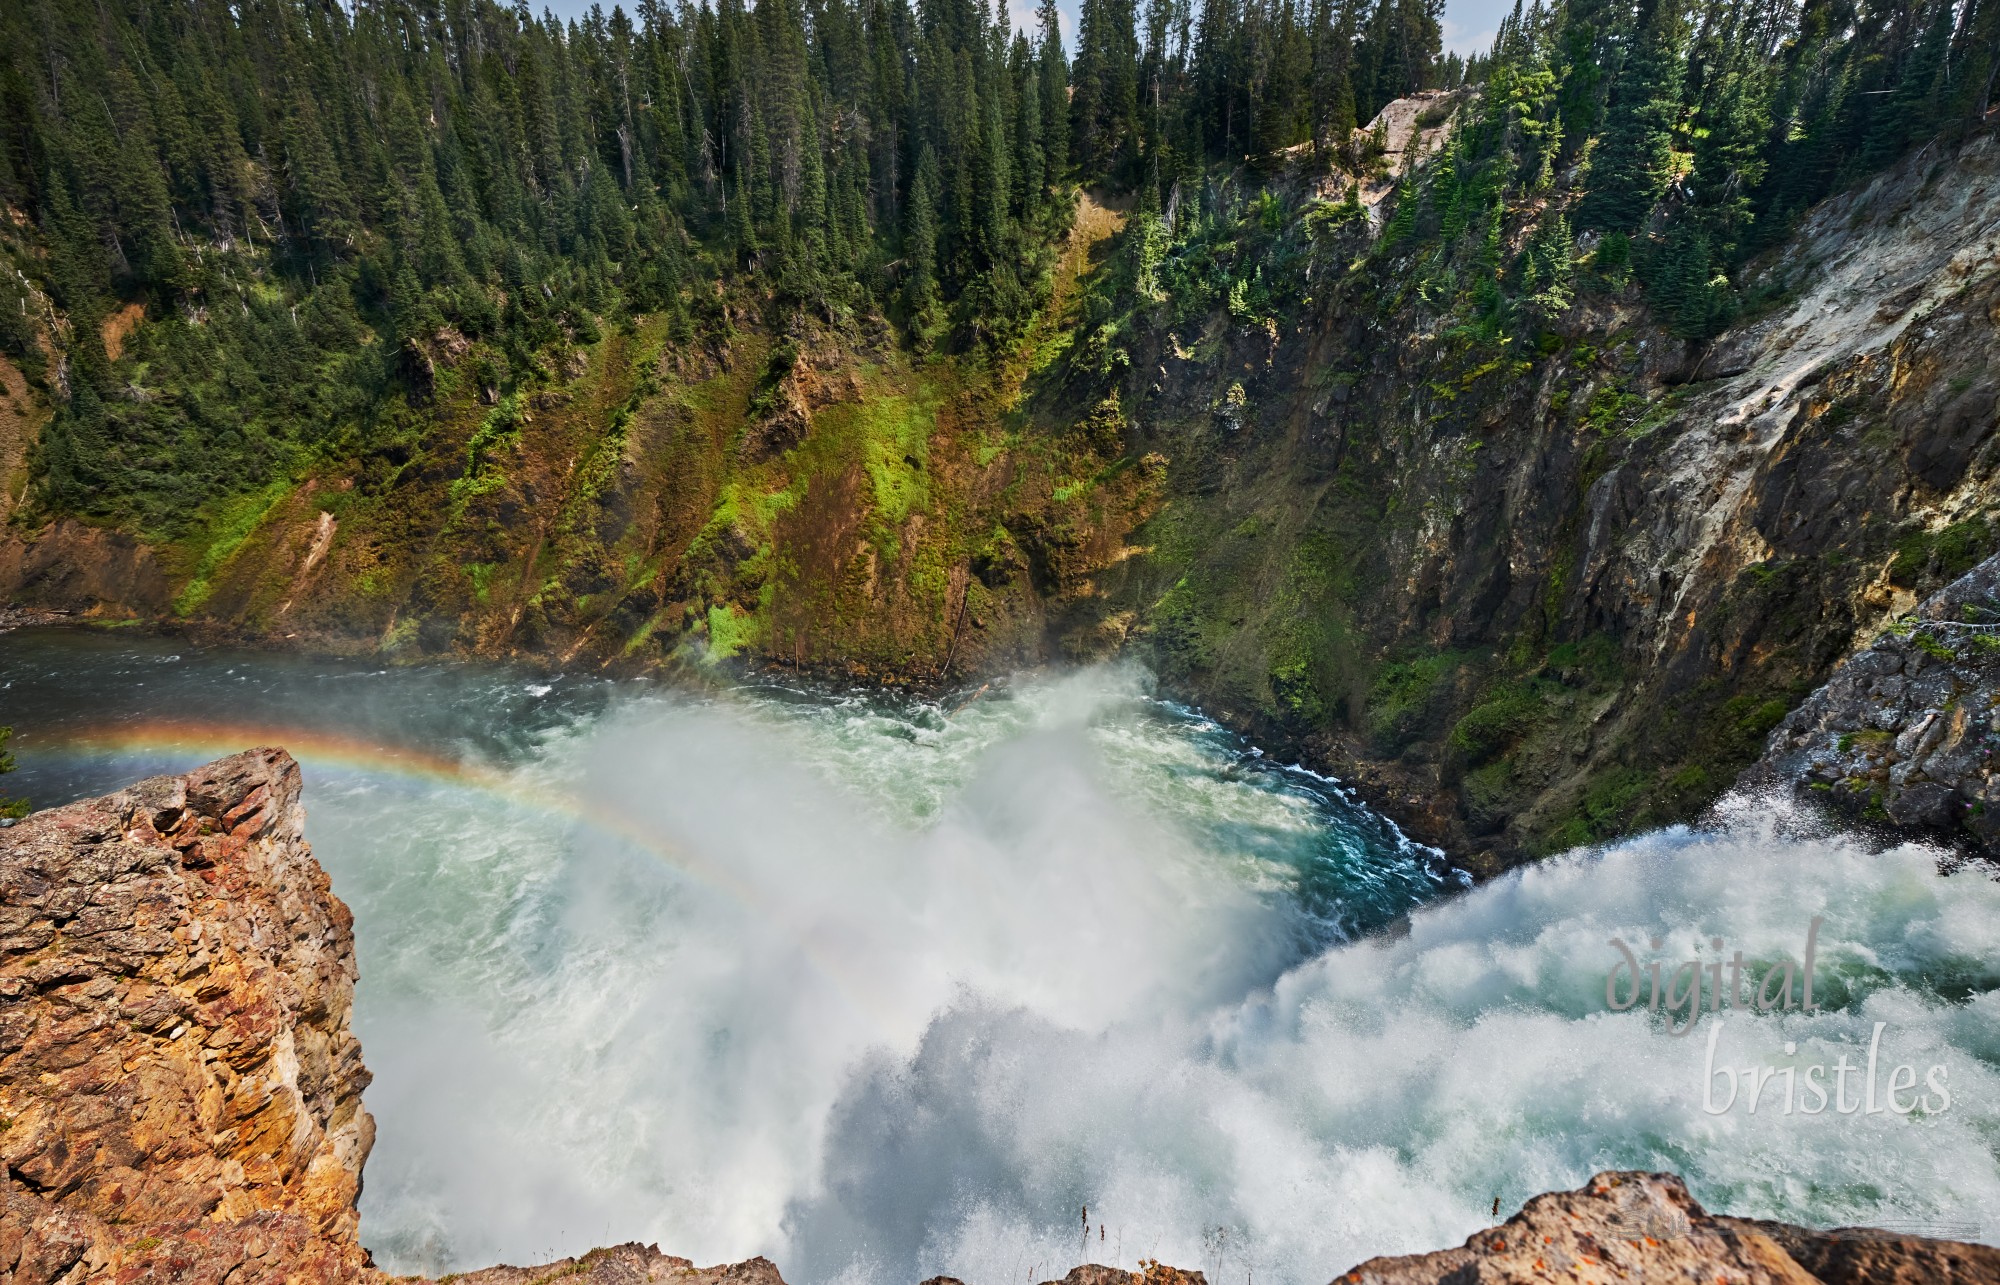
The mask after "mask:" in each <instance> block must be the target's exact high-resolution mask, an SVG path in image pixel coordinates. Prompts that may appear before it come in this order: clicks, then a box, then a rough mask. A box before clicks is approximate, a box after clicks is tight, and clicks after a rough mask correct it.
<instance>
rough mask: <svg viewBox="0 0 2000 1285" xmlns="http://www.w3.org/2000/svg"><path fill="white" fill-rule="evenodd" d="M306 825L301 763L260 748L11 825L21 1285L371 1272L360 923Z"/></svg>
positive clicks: (6, 1213)
mask: <svg viewBox="0 0 2000 1285" xmlns="http://www.w3.org/2000/svg"><path fill="white" fill-rule="evenodd" d="M303 826H304V809H303V808H302V807H301V806H300V803H299V769H298V765H297V764H296V763H294V762H293V761H292V759H291V757H290V756H289V755H287V754H285V753H284V752H283V751H282V750H268V749H267V750H253V751H250V752H249V753H245V754H239V755H236V756H235V757H233V758H227V759H223V760H221V761H220V762H217V763H213V764H210V765H209V766H208V767H205V768H202V769H200V770H199V771H196V772H194V773H191V774H190V775H188V776H185V777H161V778H156V779H154V780H149V781H143V782H141V783H139V784H138V785H135V786H132V787H131V788H130V789H126V790H121V791H119V792H118V793H116V794H111V795H107V796H105V797H103V798H99V799H92V800H89V801H86V802H82V803H76V804H72V805H71V806H69V807H64V808H56V809H52V810H50V811H46V812H42V813H38V814H36V815H34V816H32V817H30V818H28V819H27V820H26V821H24V822H22V823H21V824H19V825H16V826H14V827H13V828H11V829H8V830H5V831H0V1000H4V1008H0V1177H4V1193H0V1194H4V1198H5V1205H4V1210H0V1268H4V1269H6V1270H7V1271H10V1272H11V1273H12V1279H13V1280H14V1281H16V1282H19V1283H20V1285H44V1283H45V1282H51V1281H56V1280H76V1279H79V1278H82V1279H112V1278H114V1277H121V1276H124V1275H127V1274H131V1273H137V1272H142V1271H144V1270H145V1269H146V1268H147V1267H148V1265H152V1266H162V1265H166V1264H170V1263H171V1264H175V1265H176V1267H175V1270H176V1271H177V1272H179V1273H181V1274H182V1275H183V1276H184V1277H185V1278H187V1279H220V1278H221V1275H222V1274H223V1273H224V1272H226V1270H227V1269H228V1268H230V1267H233V1266H235V1265H236V1264H239V1263H241V1264H245V1265H247V1266H248V1267H249V1268H250V1275H251V1277H252V1278H259V1277H260V1276H261V1275H268V1276H272V1277H282V1276H286V1275H293V1274H303V1275H305V1276H307V1277H308V1278H309V1279H313V1280H323V1281H343V1280H358V1279H360V1278H361V1277H363V1276H364V1275H366V1274H367V1271H366V1269H367V1255H366V1254H365V1252H364V1251H363V1250H362V1249H361V1246H360V1243H359V1241H358V1240H357V1239H356V1220H357V1216H356V1212H355V1198H356V1196H357V1195H358V1193H359V1191H360V1184H361V1166H362V1162H363V1161H364V1160H365V1159H366V1158H367V1155H368V1149H369V1147H370V1145H371V1144H372V1142H373V1139H374V1124H373V1121H372V1120H371V1119H370V1117H369V1115H368V1113H367V1111H366V1110H364V1109H363V1108H362V1105H361V1091H362V1090H363V1089H364V1088H366V1087H367V1084H368V1072H367V1070H366V1068H365V1067H363V1065H362V1062H361V1046H360V1044H359V1043H358V1042H357V1041H356V1040H355V1038H354V1033H353V1031H352V1029H351V1027H350V1024H349V1014H350V1011H351V1008H352V1002H353V995H354V977H355V968H354V941H353V924H352V919H351V917H350V915H349V914H348V911H347V908H346V907H345V906H344V905H342V904H341V903H340V901H339V900H338V899H337V898H336V897H334V895H333V894H332V892H331V890H330V889H329V886H328V882H327V877H326V874H325V872H324V871H322V870H321V869H320V867H319V864H318V863H317V862H316V861H314V860H313V857H312V852H311V849H310V848H309V847H308V846H307V844H306V842H305V838H304V833H303ZM204 1264H207V1265H210V1266H213V1267H215V1268H216V1269H217V1270H216V1271H215V1272H214V1273H213V1274H211V1273H210V1272H209V1271H208V1269H207V1268H206V1267H204V1266H203V1265H204ZM260 1265H263V1266H261V1267H260ZM265 1267H268V1271H266V1270H264V1269H265ZM190 1273H191V1275H190Z"/></svg>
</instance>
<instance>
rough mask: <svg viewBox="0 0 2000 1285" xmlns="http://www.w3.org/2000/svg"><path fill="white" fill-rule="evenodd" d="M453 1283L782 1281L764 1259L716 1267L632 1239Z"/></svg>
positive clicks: (778, 1284)
mask: <svg viewBox="0 0 2000 1285" xmlns="http://www.w3.org/2000/svg"><path fill="white" fill-rule="evenodd" d="M449 1279H450V1280H451V1281H452V1282H453V1285H543V1282H546V1281H556V1280H560V1281H563V1282H564V1283H565V1285H569V1282H577V1283H578V1285H644V1283H645V1282H649V1281H672V1282H674V1285H785V1280H784V1277H782V1276H780V1275H778V1268H777V1265H776V1264H775V1263H773V1262H772V1261H771V1260H770V1259H768V1258H752V1259H748V1260H746V1261H744V1262H741V1263H729V1264H726V1265H724V1266H720V1267H696V1266H695V1265H694V1264H693V1263H692V1262H691V1261H689V1260H688V1259H685V1258H675V1257H674V1256H673V1255H671V1254H662V1253H661V1252H660V1247H659V1246H658V1245H641V1244H638V1243H637V1242H631V1243H628V1244H624V1245H614V1246H612V1247H611V1248H609V1249H593V1250H591V1251H590V1252H589V1253H587V1254H584V1255H581V1256H580V1257H576V1258H562V1259H558V1260H556V1261H555V1262H553V1263H543V1264H541V1265H540V1266H537V1267H488V1268H485V1269H484V1270H481V1271H476V1272H460V1273H458V1274H457V1275H455V1276H452V1277H450V1278H449Z"/></svg>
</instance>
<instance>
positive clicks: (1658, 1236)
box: [1334, 1173, 2000, 1285]
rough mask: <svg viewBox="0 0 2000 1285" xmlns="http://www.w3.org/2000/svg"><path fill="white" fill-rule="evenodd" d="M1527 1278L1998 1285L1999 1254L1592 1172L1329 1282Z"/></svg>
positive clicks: (1670, 1181) (1487, 1284) (1410, 1283)
mask: <svg viewBox="0 0 2000 1285" xmlns="http://www.w3.org/2000/svg"><path fill="white" fill-rule="evenodd" d="M1517 1281H1518V1282H1530V1281H1580V1282H1608V1281H1630V1282H1646V1281H1660V1282H1666V1281H1728V1282H1731V1285H1905V1283H1906V1282H1907V1283H1908V1285H1916V1282H1919V1281H1926V1282H1960V1283H1965V1282H1974V1281H2000V1249H1993V1248H1991V1247H1989V1246H1985V1245H1965V1244H1959V1243H1956V1242H1952V1241H1937V1240H1927V1239H1925V1238H1923V1237H1917V1236H1898V1235H1894V1234H1892V1233H1889V1232H1879V1231H1873V1230H1868V1229H1860V1228H1854V1229H1842V1230H1839V1231H1824V1232H1822V1231H1812V1230H1810V1229H1808V1228H1804V1227H1794V1226H1792V1225H1790V1224H1788V1223H1772V1222H1759V1221H1753V1220H1749V1219H1740V1218H1723V1217H1716V1216H1713V1215H1711V1214H1709V1213H1708V1212H1707V1211H1705V1210H1704V1209H1702V1207H1701V1206H1700V1205H1698V1204H1696V1203H1695V1200H1694V1198H1693V1197H1692V1196H1690V1195H1689V1194H1688V1190H1687V1188H1686V1187H1685V1186H1684V1185H1683V1184H1682V1183H1681V1180H1680V1179H1679V1178H1676V1177H1674V1176H1673V1175H1672V1174H1659V1173H1601V1174H1599V1175H1597V1176H1596V1177H1595V1178H1592V1179H1591V1180H1590V1181H1589V1182H1588V1183H1586V1184H1585V1185H1584V1186H1582V1187H1580V1188H1578V1189H1577V1190H1575V1191H1560V1192H1550V1193H1549V1194H1547V1195H1542V1196H1536V1197H1535V1198H1534V1199H1533V1200H1530V1201H1529V1202H1528V1203H1527V1204H1526V1205H1525V1206H1523V1207H1522V1209H1521V1212H1520V1213H1518V1214H1515V1215H1514V1216H1513V1217H1512V1218H1509V1219H1508V1220H1507V1221H1506V1222H1504V1223H1502V1224H1500V1225H1499V1226H1498V1227H1490V1228H1488V1229H1486V1230H1485V1231H1482V1232H1479V1233H1478V1234H1476V1235H1474V1236H1473V1237H1471V1238H1470V1239H1469V1240H1467V1241H1466V1242H1465V1244H1464V1245H1463V1246H1461V1247H1459V1248H1457V1249H1446V1250H1440V1251H1438V1252H1437V1253H1434V1254H1414V1255H1410V1256H1407V1257H1402V1258H1371V1259H1369V1260H1368V1261H1367V1262H1365V1263H1362V1264H1361V1265H1360V1266H1358V1267H1356V1268H1354V1269H1353V1270H1351V1271H1348V1272H1345V1273H1343V1274H1342V1275H1340V1276H1338V1277H1336V1278H1335V1281H1334V1285H1500V1283H1501V1282H1517Z"/></svg>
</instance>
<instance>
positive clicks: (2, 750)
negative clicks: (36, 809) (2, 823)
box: [0, 727, 28, 818]
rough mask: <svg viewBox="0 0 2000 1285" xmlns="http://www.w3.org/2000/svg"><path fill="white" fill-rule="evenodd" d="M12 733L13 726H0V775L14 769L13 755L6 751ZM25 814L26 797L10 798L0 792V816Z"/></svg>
mask: <svg viewBox="0 0 2000 1285" xmlns="http://www.w3.org/2000/svg"><path fill="white" fill-rule="evenodd" d="M13 735H14V729H13V728H11V727H0V776H5V775H7V773H9V772H11V771H13V770H14V756H13V755H12V754H9V753H8V752H7V741H8V738H10V737H12V736H13ZM26 815H28V801H27V800H26V799H10V798H8V797H7V796H6V795H4V794H0V817H9V818H12V817H24V816H26Z"/></svg>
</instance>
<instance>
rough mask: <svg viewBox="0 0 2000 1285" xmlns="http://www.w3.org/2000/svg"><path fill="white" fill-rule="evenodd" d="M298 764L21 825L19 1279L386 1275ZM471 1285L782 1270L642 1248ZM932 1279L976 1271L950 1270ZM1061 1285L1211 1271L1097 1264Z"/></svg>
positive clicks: (1890, 1261)
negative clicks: (372, 1225)
mask: <svg viewBox="0 0 2000 1285" xmlns="http://www.w3.org/2000/svg"><path fill="white" fill-rule="evenodd" d="M304 823H305V811H304V808H303V807H302V806H301V805H300V802H299V768H298V764H297V763H295V762H293V761H292V758H291V756H290V755H288V754H286V753H285V752H284V751H283V750H276V749H260V750H252V751H250V752H248V753H245V754H238V755H235V756H233V757H231V758H226V759H223V760H221V761H219V762H216V763H211V764H209V765H208V766H207V767H204V768H201V769H199V770H197V771H195V772H192V773H189V774H188V775H187V776H184V777H159V778H156V779H154V780H150V781H143V782H141V783H139V784H138V785H135V786H132V787H131V788H130V789H126V790H121V791H119V792H117V793H115V794H109V795H106V796H104V797H103V798H99V799H91V800H87V801H85V802H82V803H75V804H71V805H70V806H68V807H65V808H56V809H52V810H50V811H46V812H40V813H37V814H35V815H34V816H32V817H30V818H28V819H27V820H26V821H24V822H22V823H21V824H19V825H17V826H14V827H13V828H11V829H7V830H0V1281H6V1282H10V1283H12V1285H57V1283H58V1282H60V1283H61V1285H83V1283H85V1282H118V1283H119V1285H137V1283H138V1282H148V1281H153V1282H172V1283H174V1285H222V1283H223V1282H228V1285H264V1283H268V1285H279V1283H281V1282H282V1283H283V1285H322V1283H328V1285H330V1283H333V1282H355V1283H356V1285H386V1282H388V1281H390V1280H392V1279H394V1278H391V1277H389V1276H388V1275H386V1274H385V1273H383V1272H381V1271H378V1270H377V1269H376V1268H375V1267H374V1265H373V1264H372V1263H371V1262H370V1260H369V1257H368V1254H367V1251H366V1250H364V1249H363V1248H362V1247H361V1244H360V1241H359V1240H358V1238H357V1231H358V1216H357V1214H356V1208H355V1201H356V1199H357V1197H358V1196H359V1194H360V1189H361V1170H362V1165H363V1163H364V1162H365V1161H366V1160H367V1157H368V1150H369V1146H370V1144H371V1143H372V1141H373V1138H374V1123H373V1121H372V1120H371V1119H370V1118H369V1115H368V1113H367V1111H366V1110H365V1109H363V1107H362V1105H361V1092H362V1090H363V1089H364V1088H366V1087H367V1085H368V1072H367V1070H366V1068H364V1067H363V1065H362V1062H361V1047H360V1045H359V1043H358V1042H357V1041H356V1040H355V1038H354V1033H353V1030H352V1028H351V1025H350V1015H351V1012H352V1007H353V999H354V977H355V967H354V939H353V930H352V929H353V920H352V917H351V916H350V915H349V914H348V911H347V908H346V906H344V905H342V904H341V902H340V900H339V898H337V897H335V896H334V895H333V892H332V889H331V888H330V886H329V884H328V881H327V877H326V873H325V872H324V871H322V870H321V869H320V867H319V863H318V862H317V861H315V860H314V859H313V856H312V850H311V849H310V848H309V847H308V846H307V844H306V841H305V834H304ZM455 1280H456V1281H458V1282H460V1283H461V1285H550V1283H552V1282H556V1281H562V1282H564V1283H565V1285H637V1283H638V1282H652V1281H672V1282H674V1283H675V1285H784V1282H783V1280H782V1278H781V1277H780V1276H779V1274H778V1269H777V1267H776V1266H775V1265H773V1264H772V1263H770V1262H769V1261H768V1260H765V1259H762V1258H754V1259H751V1260H750V1261H748V1262H744V1263H735V1264H730V1265H727V1266H721V1267H710V1268H697V1267H695V1265H694V1264H693V1263H691V1262H689V1261H688V1260H687V1259H684V1258H674V1257H672V1256H669V1255H666V1254H662V1253H661V1252H660V1251H659V1249H658V1248H657V1247H655V1246H645V1245H637V1244H629V1245H619V1246H615V1247H612V1248H608V1249H599V1250H593V1251H592V1252H591V1253H589V1254H586V1255H584V1256H582V1257H581V1258H575V1259H563V1260H561V1261H559V1262H555V1263H544V1264H541V1265H539V1266H534V1267H491V1268H487V1269H485V1270H483V1271H477V1272H469V1273H464V1274H462V1275H460V1276H458V1277H456V1278H455ZM1335 1281H1336V1282H1352V1283H1354V1285H1363V1283H1366V1285H1446V1283H1447V1282H1449V1283H1450V1285H1472V1283H1473V1282H1514V1281H1520V1282H1526V1281H1581V1282H1598V1281H1603V1282H1609V1281H1622V1282H1647V1281H1658V1282H1666V1281H1675V1282H1692V1281H1702V1282H1716V1281H1726V1282H1731V1283H1732V1285H1778V1283H1782V1285H1811V1282H1815V1281H1818V1282H1824V1283H1826V1285H1903V1283H1904V1282H1919V1281H1923V1282H1991V1283H1993V1285H2000V1250H1995V1249H1990V1248H1987V1247H1984V1246H1978V1245H1963V1244H1957V1243H1953V1242H1949V1241H1932V1240H1925V1239H1922V1238H1917V1237H1904V1236H1896V1235H1891V1234H1888V1233H1885V1232H1875V1231H1867V1230H1846V1231H1835V1232H1818V1231H1811V1230H1808V1229H1805V1228H1801V1227H1793V1226H1789V1225H1786V1224H1781V1223H1765V1222H1753V1221H1748V1220H1743V1219H1734V1218H1723V1217H1715V1216H1711V1215H1709V1214H1708V1213H1706V1212H1704V1211H1703V1210H1702V1209H1701V1207H1700V1206H1699V1205H1697V1204H1696V1203H1695V1202H1694V1200H1693V1199H1692V1198H1691V1197H1690V1196H1689V1195H1688V1193H1687V1190H1686V1188H1685V1187H1683V1186H1682V1185H1681V1182H1680V1180H1679V1179H1678V1178H1675V1177H1673V1176H1672V1175H1669V1174H1638V1173H1607V1174H1600V1175H1598V1176H1597V1177H1596V1178H1594V1179H1592V1180H1591V1182H1590V1183H1589V1184H1588V1185H1586V1186H1585V1187H1583V1188H1582V1189H1580V1190H1577V1191H1573V1192H1559V1193H1554V1194H1550V1195H1545V1196H1538V1197H1536V1198H1535V1199H1534V1200H1531V1201H1529V1202H1528V1204H1527V1206H1526V1207H1525V1208H1524V1209H1522V1210H1521V1212H1520V1213H1518V1214H1516V1215H1515V1216H1514V1217H1513V1218H1511V1219H1509V1220H1508V1221H1507V1222H1505V1223H1503V1224H1501V1225H1500V1226H1498V1227H1494V1228H1490V1229H1488V1230H1486V1231H1482V1232H1480V1233H1479V1234H1477V1235H1475V1236H1473V1237H1472V1238H1471V1239H1470V1240H1468V1241H1466V1243H1465V1244H1464V1246H1462V1247H1461V1248H1457V1249H1448V1250H1443V1251H1440V1252H1438V1253H1435V1254H1424V1255H1416V1256H1411V1257H1405V1258H1377V1259H1372V1260H1370V1261H1368V1262H1366V1263H1363V1264H1361V1265H1360V1266H1358V1267H1355V1268H1353V1269H1352V1270H1351V1271H1348V1272H1345V1273H1343V1274H1341V1275H1340V1276H1338V1277H1336V1278H1335ZM925 1285H959V1283H958V1282H954V1281H951V1280H950V1279H949V1278H945V1277H938V1278H934V1279H933V1280H932V1281H929V1282H926V1283H925ZM1063 1285H1206V1283H1205V1282H1204V1281H1203V1279H1202V1276H1201V1273H1199V1272H1186V1271H1180V1270H1178V1269H1175V1268H1171V1267H1166V1266H1162V1265H1160V1264H1148V1265H1147V1266H1146V1269H1145V1271H1144V1272H1142V1273H1133V1272H1125V1271H1120V1270H1118V1269H1116V1268H1111V1267H1103V1266H1094V1265H1093V1266H1086V1267H1079V1268H1077V1269H1076V1270H1075V1271H1072V1272H1071V1273H1070V1274H1069V1275H1068V1276H1067V1277H1066V1278H1065V1279H1064V1282H1063Z"/></svg>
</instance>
